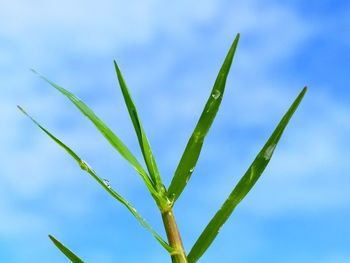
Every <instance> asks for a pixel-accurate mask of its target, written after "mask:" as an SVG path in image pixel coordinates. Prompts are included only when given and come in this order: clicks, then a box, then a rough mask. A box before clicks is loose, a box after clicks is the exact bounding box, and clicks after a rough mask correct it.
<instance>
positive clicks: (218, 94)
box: [211, 89, 221, 100]
mask: <svg viewBox="0 0 350 263" xmlns="http://www.w3.org/2000/svg"><path fill="white" fill-rule="evenodd" d="M220 95H221V92H220V91H218V90H217V89H216V90H214V91H213V93H212V94H211V96H212V97H213V98H214V100H217V99H218V98H219V97H220Z"/></svg>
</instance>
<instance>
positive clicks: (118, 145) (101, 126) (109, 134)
mask: <svg viewBox="0 0 350 263" xmlns="http://www.w3.org/2000/svg"><path fill="white" fill-rule="evenodd" d="M32 71H33V72H34V73H35V74H37V75H39V77H40V78H42V79H43V80H45V81H46V82H47V83H49V84H50V85H51V86H52V87H54V88H55V89H56V90H58V91H59V92H61V93H62V94H63V95H65V96H66V97H67V98H68V99H69V100H70V101H71V102H72V103H73V104H74V105H75V106H76V107H77V108H78V109H79V110H80V111H81V112H82V113H83V114H84V115H85V116H86V117H87V118H88V119H89V120H90V121H91V122H92V123H93V124H94V125H95V126H96V128H97V129H98V130H99V131H100V132H101V133H102V135H103V136H104V137H105V138H106V139H107V141H108V142H109V143H110V144H111V145H112V146H113V147H114V148H115V149H116V150H117V151H118V152H119V153H120V155H121V156H123V157H124V159H125V160H127V161H128V162H129V163H130V164H131V165H132V166H133V167H134V169H135V170H136V171H137V172H138V173H139V175H140V176H141V178H142V179H143V181H144V182H145V184H146V186H147V188H148V190H149V191H150V192H151V194H152V196H153V197H156V198H157V196H158V193H157V192H156V191H155V189H154V186H153V183H152V181H151V180H150V178H149V176H148V174H147V172H146V171H145V170H144V169H143V167H142V166H141V164H140V163H139V162H138V161H137V159H136V157H135V156H134V155H133V154H132V153H131V152H130V150H129V149H128V148H127V147H126V145H125V144H124V143H123V142H122V141H121V140H120V139H119V138H118V137H117V136H116V135H115V133H114V132H113V131H112V130H111V129H110V128H109V127H108V126H107V125H106V124H105V123H104V122H103V121H102V120H101V119H100V118H99V117H98V116H97V115H96V114H95V113H94V112H93V111H92V110H91V109H90V108H89V107H88V106H87V105H86V104H85V103H84V102H83V101H82V100H80V99H79V98H78V97H76V96H75V95H74V94H72V93H71V92H69V91H68V90H66V89H64V88H62V87H60V86H59V85H57V84H55V83H54V82H52V81H51V80H49V79H47V78H45V77H44V76H42V75H40V74H39V73H38V72H36V71H35V70H32Z"/></svg>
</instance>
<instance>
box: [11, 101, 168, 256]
mask: <svg viewBox="0 0 350 263" xmlns="http://www.w3.org/2000/svg"><path fill="white" fill-rule="evenodd" d="M17 107H18V108H19V110H20V111H21V112H22V113H24V114H25V115H26V116H27V117H29V118H30V119H31V120H32V121H33V122H34V123H35V124H36V125H37V126H38V127H39V128H40V129H41V130H42V131H43V132H45V133H46V134H47V135H48V136H49V137H50V138H51V139H52V140H54V141H55V142H56V143H57V144H58V145H59V146H61V147H62V148H63V149H64V150H65V151H66V152H67V153H68V154H69V155H70V156H72V157H73V159H74V160H75V161H76V162H77V163H78V164H79V166H80V168H81V169H82V170H84V171H86V172H87V173H89V174H90V175H91V176H92V177H93V178H94V179H95V180H96V181H97V182H98V183H99V184H100V185H101V186H102V187H103V188H104V189H105V190H106V191H107V192H108V193H109V194H110V195H111V196H112V197H113V198H115V199H116V200H118V201H119V202H121V203H122V204H123V205H124V206H125V207H126V208H127V209H128V210H129V211H130V212H131V213H132V214H133V215H134V216H135V217H136V219H137V220H138V221H139V223H140V224H141V225H142V226H143V227H145V228H146V229H147V230H148V231H149V232H151V234H152V235H153V236H154V237H155V238H156V239H157V240H158V241H159V243H160V244H161V245H162V246H163V247H164V248H165V249H166V250H168V251H169V252H172V251H173V249H172V248H171V247H170V246H169V245H168V244H167V243H166V242H165V241H164V240H163V239H162V238H161V237H160V236H159V235H158V234H157V233H156V232H155V231H154V230H153V229H152V227H151V226H150V225H149V224H148V223H147V221H146V220H144V219H143V218H142V217H141V215H140V214H139V213H138V212H137V211H136V209H135V208H134V207H133V206H132V205H131V204H130V203H129V202H128V201H127V200H125V199H124V198H123V197H122V196H121V195H119V194H118V193H117V192H116V191H114V190H113V189H112V187H111V186H110V185H109V183H108V182H107V181H106V180H104V179H102V178H101V177H99V176H98V175H97V174H96V173H95V171H94V170H93V169H92V168H91V167H90V165H89V164H87V163H86V162H85V161H84V160H82V159H81V158H80V157H79V156H78V155H77V154H76V153H75V152H74V151H73V150H72V149H70V148H69V147H68V146H67V145H65V144H64V143H63V142H61V141H60V140H59V139H57V137H55V136H54V135H53V134H51V133H50V132H49V131H48V130H46V129H45V128H44V127H43V126H42V125H41V124H40V123H38V122H37V121H36V120H35V119H34V118H32V117H31V116H30V115H29V114H28V113H27V112H25V110H24V109H23V108H21V107H20V106H17Z"/></svg>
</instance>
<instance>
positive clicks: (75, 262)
mask: <svg viewBox="0 0 350 263" xmlns="http://www.w3.org/2000/svg"><path fill="white" fill-rule="evenodd" d="M49 238H50V239H51V241H52V242H53V243H54V244H55V246H56V247H57V248H58V249H59V250H61V252H62V253H63V254H64V255H66V257H67V258H68V259H69V260H70V261H72V262H73V263H84V261H82V260H81V259H80V258H79V257H78V256H77V255H75V254H74V253H73V252H72V251H70V250H69V249H68V248H67V247H65V246H64V245H63V244H62V243H61V242H60V241H58V240H57V239H56V238H54V237H53V236H51V235H49Z"/></svg>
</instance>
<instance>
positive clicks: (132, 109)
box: [114, 60, 163, 189]
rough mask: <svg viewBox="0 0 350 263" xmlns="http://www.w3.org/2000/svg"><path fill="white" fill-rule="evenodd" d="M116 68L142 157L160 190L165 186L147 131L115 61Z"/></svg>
mask: <svg viewBox="0 0 350 263" xmlns="http://www.w3.org/2000/svg"><path fill="white" fill-rule="evenodd" d="M114 66H115V70H116V72H117V76H118V81H119V85H120V88H121V90H122V93H123V97H124V100H125V104H126V106H127V108H128V112H129V115H130V118H131V120H132V124H133V125H134V128H135V132H136V135H137V139H138V141H139V145H140V148H141V151H142V155H143V158H144V160H145V163H146V165H147V169H148V172H149V174H150V176H151V179H152V180H153V182H154V184H155V185H156V186H157V187H158V189H159V187H162V186H163V184H162V180H161V178H160V175H159V171H158V168H157V165H156V162H155V160H154V157H153V153H152V150H151V146H150V144H149V142H148V139H147V136H146V134H145V131H144V130H143V127H142V124H141V121H140V119H139V116H138V113H137V110H136V106H135V103H134V102H133V100H132V98H131V95H130V92H129V90H128V87H127V85H126V83H125V81H124V78H123V75H122V73H121V71H120V69H119V67H118V64H117V62H116V61H115V60H114Z"/></svg>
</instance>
